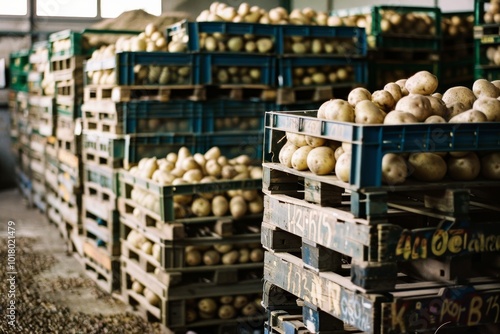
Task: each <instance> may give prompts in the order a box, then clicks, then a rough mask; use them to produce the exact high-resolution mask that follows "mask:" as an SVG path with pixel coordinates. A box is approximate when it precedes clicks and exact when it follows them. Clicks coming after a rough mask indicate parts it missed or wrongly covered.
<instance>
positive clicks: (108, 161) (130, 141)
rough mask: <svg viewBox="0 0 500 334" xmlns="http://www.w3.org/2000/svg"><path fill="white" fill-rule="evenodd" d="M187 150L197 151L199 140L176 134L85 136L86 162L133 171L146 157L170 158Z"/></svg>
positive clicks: (84, 151) (190, 136)
mask: <svg viewBox="0 0 500 334" xmlns="http://www.w3.org/2000/svg"><path fill="white" fill-rule="evenodd" d="M183 146H186V147H187V148H188V149H190V150H192V151H194V149H195V137H194V136H193V135H181V134H175V133H169V134H161V135H149V136H146V135H142V136H131V135H125V136H120V137H118V138H117V137H115V136H105V135H102V134H84V135H83V153H84V159H85V160H86V162H94V163H97V164H101V165H107V166H108V167H114V168H118V167H122V166H124V167H126V168H127V167H130V166H133V165H135V164H137V163H138V162H139V160H140V159H142V158H146V157H153V156H157V157H161V156H166V155H167V154H168V153H170V152H173V151H175V152H177V151H178V150H179V149H180V148H181V147H183Z"/></svg>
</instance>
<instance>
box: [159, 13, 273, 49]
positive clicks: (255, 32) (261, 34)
mask: <svg viewBox="0 0 500 334" xmlns="http://www.w3.org/2000/svg"><path fill="white" fill-rule="evenodd" d="M214 34H217V35H218V36H217V38H218V40H219V36H220V35H221V34H222V35H223V36H224V41H227V40H228V39H229V38H231V37H243V36H245V39H244V40H243V43H242V45H243V47H244V44H245V42H247V41H248V40H249V39H248V38H251V40H254V41H256V40H258V39H259V38H270V39H271V40H272V42H273V48H272V49H271V50H269V52H267V53H269V54H271V53H275V52H276V46H277V44H278V41H279V36H280V27H279V26H276V25H271V24H260V23H247V22H240V23H234V22H188V21H185V20H184V21H181V22H177V23H175V24H173V25H171V26H169V27H167V29H166V37H167V43H169V42H170V41H177V42H179V43H182V44H184V45H185V46H186V51H190V52H208V51H207V50H206V49H205V48H204V45H203V44H204V43H203V41H202V39H203V38H205V36H213V35H214ZM249 36H251V37H249ZM217 51H219V52H222V51H221V50H214V51H212V52H217ZM241 52H244V53H250V52H249V51H246V50H245V49H244V48H242V50H241ZM254 52H255V53H257V52H258V50H255V51H254Z"/></svg>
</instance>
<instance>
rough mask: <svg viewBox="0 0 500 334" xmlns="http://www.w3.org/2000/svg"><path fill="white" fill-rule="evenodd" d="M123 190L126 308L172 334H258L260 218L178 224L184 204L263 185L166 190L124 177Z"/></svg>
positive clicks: (228, 183) (224, 183)
mask: <svg viewBox="0 0 500 334" xmlns="http://www.w3.org/2000/svg"><path fill="white" fill-rule="evenodd" d="M119 183H120V197H119V208H120V223H121V226H120V237H121V247H122V255H121V270H122V295H123V297H124V298H125V300H126V302H128V303H129V304H131V305H133V306H134V307H136V308H137V309H138V310H139V311H141V313H143V314H144V315H145V316H146V317H147V318H148V319H150V320H151V321H155V322H160V323H161V324H162V325H163V326H165V327H166V329H167V332H168V333H185V332H186V331H187V330H193V331H195V332H198V331H199V332H203V333H255V331H257V332H259V330H261V328H262V325H263V321H264V318H265V315H264V313H263V310H262V309H261V308H260V296H261V291H262V282H261V279H262V269H263V263H262V260H263V257H262V256H263V250H262V247H261V245H260V243H259V240H260V224H261V223H260V221H261V220H262V213H261V212H259V213H253V214H252V213H250V212H249V213H247V214H246V215H244V216H242V217H238V218H234V217H233V216H231V215H230V213H229V212H228V213H226V214H224V215H223V216H214V215H213V214H211V215H208V216H203V217H196V216H195V215H193V214H189V213H187V215H186V216H179V208H182V207H183V205H179V203H180V199H181V198H182V199H183V203H184V204H186V205H187V206H184V207H188V208H190V207H191V203H194V202H193V201H196V198H198V197H203V198H211V197H212V196H213V195H215V194H219V195H222V196H225V197H226V196H229V193H230V192H231V191H232V192H235V191H237V192H238V191H247V192H255V191H258V189H260V188H261V184H262V179H260V178H259V179H241V180H217V181H211V182H208V183H198V184H189V183H186V184H183V185H180V186H172V185H168V186H162V185H160V184H159V183H157V182H155V181H152V180H149V179H145V178H143V177H141V176H137V175H134V174H133V173H131V172H128V171H125V170H122V171H120V173H119ZM228 198H229V197H228ZM209 201H210V200H209Z"/></svg>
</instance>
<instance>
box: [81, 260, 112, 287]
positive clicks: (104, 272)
mask: <svg viewBox="0 0 500 334" xmlns="http://www.w3.org/2000/svg"><path fill="white" fill-rule="evenodd" d="M99 255H100V254H99ZM101 260H102V259H101ZM82 262H83V265H84V269H85V273H86V275H87V276H88V277H89V278H90V279H91V280H93V281H94V282H95V283H96V284H97V285H98V286H99V287H100V288H101V289H102V290H103V291H105V292H107V293H114V292H116V291H119V290H120V261H119V260H118V259H111V260H110V265H111V270H108V269H106V268H105V267H103V266H102V264H101V263H100V262H102V261H100V259H95V258H91V257H89V256H88V254H87V253H85V256H84V257H83V261H82Z"/></svg>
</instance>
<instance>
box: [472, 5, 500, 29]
mask: <svg viewBox="0 0 500 334" xmlns="http://www.w3.org/2000/svg"><path fill="white" fill-rule="evenodd" d="M490 2H491V1H490V0H474V24H475V25H476V26H488V25H490V26H497V27H498V24H497V23H495V22H491V23H486V22H485V20H484V14H485V13H486V11H487V8H488V6H489V5H490Z"/></svg>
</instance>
